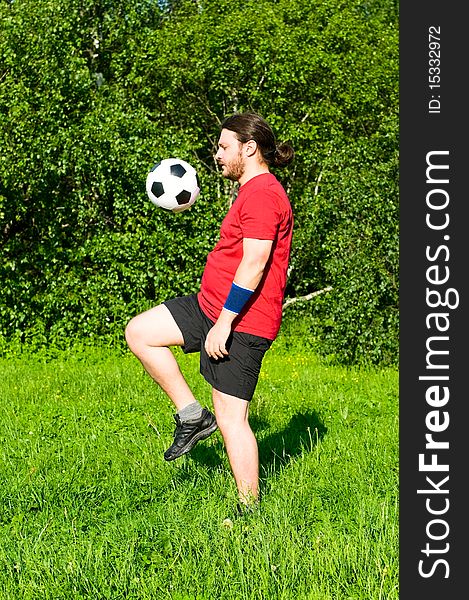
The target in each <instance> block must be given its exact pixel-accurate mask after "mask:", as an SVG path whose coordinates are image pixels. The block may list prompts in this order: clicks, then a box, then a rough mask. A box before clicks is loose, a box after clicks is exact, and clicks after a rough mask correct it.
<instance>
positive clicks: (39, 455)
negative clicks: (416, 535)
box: [0, 343, 399, 600]
mask: <svg viewBox="0 0 469 600" xmlns="http://www.w3.org/2000/svg"><path fill="white" fill-rule="evenodd" d="M176 354H177V356H178V359H179V360H180V364H181V367H182V370H183V372H184V373H185V374H186V376H187V377H188V380H189V381H190V382H191V384H192V386H193V389H194V391H195V393H196V395H197V396H198V398H200V400H201V402H202V403H203V404H204V405H207V406H210V405H211V401H210V388H209V386H208V385H207V384H206V383H205V381H204V380H203V379H202V377H201V376H200V375H199V374H198V357H197V356H195V355H193V356H184V355H183V354H182V352H180V351H179V350H176ZM173 412H174V411H173V408H172V406H171V404H170V402H169V400H168V399H167V398H166V397H165V396H164V395H163V394H162V393H161V392H160V390H159V389H158V388H157V387H156V386H155V385H154V384H153V383H152V381H151V380H150V378H149V377H148V376H147V375H146V374H145V373H144V372H143V370H142V368H141V366H140V364H139V363H138V361H137V360H136V359H135V358H134V357H133V356H131V355H129V354H124V355H122V354H120V355H119V354H118V353H117V352H115V351H114V352H113V351H111V350H105V349H93V350H89V351H86V352H85V351H81V352H79V351H76V352H74V353H68V354H66V353H61V354H58V355H57V356H55V357H52V358H48V359H47V358H46V357H45V355H42V356H41V355H39V356H36V357H33V356H31V355H27V354H25V355H21V356H18V357H16V358H15V357H14V356H10V357H9V358H8V359H7V358H3V359H1V360H0V442H1V444H0V599H1V600H19V599H21V600H28V599H34V600H36V599H40V600H52V599H53V600H59V599H60V600H62V599H63V600H75V599H77V600H78V599H85V598H86V599H92V600H101V599H115V600H117V599H126V600H133V599H135V600H137V599H138V600H147V599H158V600H159V599H167V600H183V599H184V600H185V599H187V600H189V599H190V600H205V599H210V600H222V599H227V600H228V599H233V600H234V599H243V600H257V599H259V600H265V599H268V600H270V599H272V600H284V599H285V600H286V599H292V600H293V599H295V600H296V599H301V600H384V599H387V600H392V599H396V600H397V598H398V596H399V594H398V374H397V372H396V370H388V369H387V370H363V369H362V370H359V369H356V370H355V369H346V368H341V367H333V366H327V365H324V364H323V363H321V361H320V360H319V359H318V358H316V357H315V356H314V354H309V353H306V354H304V353H303V354H300V352H299V351H298V350H296V349H290V350H288V351H287V348H286V347H285V345H284V344H283V345H282V343H278V344H277V343H276V344H274V345H273V347H272V349H271V350H270V351H269V352H268V353H267V355H266V357H265V359H264V364H263V370H262V373H261V377H260V380H259V384H258V387H257V390H256V394H255V397H254V399H253V401H252V404H251V423H252V427H253V430H254V431H255V434H256V437H257V439H258V441H259V450H260V459H261V495H262V503H261V510H260V512H259V513H258V514H255V515H251V516H249V517H244V518H243V519H236V518H235V517H234V515H233V507H234V504H235V502H236V492H235V486H234V482H233V479H232V476H231V472H230V470H229V465H228V462H227V459H226V455H225V452H224V447H223V444H222V441H221V436H220V433H219V432H216V433H215V434H214V435H213V436H211V438H209V439H208V440H206V441H205V442H202V443H200V444H198V445H197V446H196V447H195V448H194V450H193V451H192V453H191V454H190V455H188V456H185V457H183V458H182V459H180V460H178V461H175V462H174V463H166V462H165V461H164V460H163V456H162V455H163V451H164V450H165V449H166V447H167V446H168V445H169V444H170V443H171V441H172V432H173V419H172V415H173ZM226 518H230V519H231V520H232V526H230V523H229V522H228V523H226V522H225V523H224V520H225V519H226Z"/></svg>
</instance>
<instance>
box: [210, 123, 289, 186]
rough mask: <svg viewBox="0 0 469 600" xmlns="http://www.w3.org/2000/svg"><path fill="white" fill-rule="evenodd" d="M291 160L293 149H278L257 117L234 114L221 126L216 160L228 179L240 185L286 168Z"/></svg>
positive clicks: (269, 129)
mask: <svg viewBox="0 0 469 600" xmlns="http://www.w3.org/2000/svg"><path fill="white" fill-rule="evenodd" d="M293 156H294V152H293V148H292V147H291V146H290V145H289V144H281V145H277V143H276V141H275V136H274V133H273V131H272V129H271V128H270V126H269V124H268V123H267V122H266V121H265V120H264V119H263V118H262V117H261V116H259V115H257V114H256V113H250V112H246V113H237V114H234V115H232V116H231V117H228V118H226V119H225V120H224V121H223V123H222V131H221V134H220V139H219V141H218V151H217V153H216V155H215V158H216V160H217V162H218V163H219V164H220V165H221V167H222V174H223V176H224V177H227V178H228V179H232V180H233V181H239V182H240V183H241V184H242V183H244V181H245V180H246V181H247V179H249V178H250V177H252V176H253V175H257V174H259V173H265V172H268V171H269V168H270V167H271V166H278V167H282V166H286V165H287V164H289V163H290V162H291V161H292V160H293Z"/></svg>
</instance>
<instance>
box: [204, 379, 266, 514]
mask: <svg viewBox="0 0 469 600" xmlns="http://www.w3.org/2000/svg"><path fill="white" fill-rule="evenodd" d="M212 397H213V406H214V408H215V416H216V419H217V423H218V428H219V429H220V431H221V434H222V436H223V440H224V442H225V447H226V452H227V454H228V459H229V461H230V466H231V470H232V472H233V475H234V478H235V481H236V486H237V488H238V494H239V500H240V502H243V503H244V504H249V503H250V502H252V501H256V500H257V498H258V496H259V455H258V450H257V441H256V438H255V436H254V434H253V432H252V430H251V427H250V425H249V422H248V409H249V402H247V401H246V400H242V399H241V398H236V397H235V396H230V395H229V394H224V393H222V392H219V391H218V390H215V389H214V390H213V392H212Z"/></svg>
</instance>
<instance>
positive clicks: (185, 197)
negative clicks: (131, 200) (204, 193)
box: [146, 158, 200, 212]
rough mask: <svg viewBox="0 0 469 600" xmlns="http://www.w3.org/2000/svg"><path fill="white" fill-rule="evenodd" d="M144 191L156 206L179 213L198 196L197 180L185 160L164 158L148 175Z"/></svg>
mask: <svg viewBox="0 0 469 600" xmlns="http://www.w3.org/2000/svg"><path fill="white" fill-rule="evenodd" d="M146 190H147V194H148V197H149V198H150V200H151V201H152V202H153V204H155V205H156V206H159V207H161V208H166V209H167V210H172V211H173V212H181V211H183V210H187V209H188V208H190V207H191V206H192V205H193V204H194V202H195V200H196V198H197V196H198V195H199V193H200V185H199V178H198V176H197V172H196V170H195V169H194V167H192V166H191V165H190V164H189V163H187V162H186V161H185V160H181V159H179V158H165V159H163V160H161V161H160V162H159V163H156V165H155V166H154V167H153V168H152V169H151V171H150V172H149V173H148V175H147V181H146Z"/></svg>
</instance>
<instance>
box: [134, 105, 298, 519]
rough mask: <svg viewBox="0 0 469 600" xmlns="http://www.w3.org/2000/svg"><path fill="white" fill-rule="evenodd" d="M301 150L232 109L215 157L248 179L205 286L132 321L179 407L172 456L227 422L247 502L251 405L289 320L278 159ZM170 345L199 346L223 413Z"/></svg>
mask: <svg viewBox="0 0 469 600" xmlns="http://www.w3.org/2000/svg"><path fill="white" fill-rule="evenodd" d="M293 157H294V152H293V148H292V147H291V146H290V145H289V144H277V143H276V141H275V137H274V134H273V132H272V130H271V128H270V126H269V125H268V124H267V122H266V121H265V120H264V119H263V118H262V117H260V116H259V115H257V114H255V113H238V114H235V115H233V116H231V117H228V118H227V119H225V121H224V122H223V123H222V128H221V134H220V138H219V142H218V151H217V153H216V156H215V158H216V160H217V162H218V164H219V165H220V167H221V170H222V175H223V177H226V178H228V179H231V180H233V181H236V182H238V183H239V186H240V187H239V192H238V196H237V198H236V200H235V202H234V203H233V205H232V206H231V208H230V209H229V211H228V213H227V214H226V216H225V218H224V220H223V223H222V225H221V229H220V239H219V241H218V243H217V244H216V246H215V248H214V249H213V251H212V252H210V254H209V255H208V258H207V262H206V266H205V270H204V273H203V276H202V281H201V285H200V291H199V292H198V294H194V295H191V296H186V297H182V298H174V299H171V300H168V301H166V302H163V304H160V305H159V306H156V307H154V308H152V309H150V310H148V311H146V312H144V313H142V314H140V315H137V316H136V317H134V318H133V319H132V320H131V321H130V322H129V323H128V325H127V328H126V340H127V343H128V345H129V348H130V349H131V351H132V352H133V353H134V354H135V356H136V357H137V358H138V359H139V360H140V361H141V363H142V365H143V366H144V368H145V369H146V371H147V372H148V374H149V375H150V376H151V377H152V378H153V379H154V381H155V382H157V383H158V384H159V385H160V386H161V388H162V389H163V390H164V392H166V394H167V395H168V396H169V398H170V399H171V400H172V401H173V403H174V404H175V406H176V409H177V414H176V415H174V419H175V421H176V428H175V432H174V441H173V443H172V445H171V446H170V447H169V448H168V450H167V451H166V452H165V454H164V458H165V460H167V461H169V460H174V459H176V458H178V457H180V456H182V455H183V454H185V453H186V452H189V451H190V450H191V449H192V448H193V447H194V445H195V444H196V443H197V442H198V441H200V440H202V439H205V438H207V437H208V436H209V435H211V434H212V433H213V432H214V431H215V430H216V429H217V427H218V428H219V429H220V432H221V434H222V436H223V440H224V443H225V447H226V451H227V454H228V458H229V461H230V466H231V469H232V472H233V475H234V478H235V481H236V485H237V489H238V494H239V500H240V504H239V506H240V507H243V508H247V507H250V506H251V505H252V504H253V503H255V502H257V500H258V495H259V489H258V487H259V483H258V480H259V459H258V449H257V442H256V439H255V437H254V434H253V432H252V430H251V428H250V425H249V421H248V408H249V402H250V400H251V398H252V396H253V394H254V390H255V388H256V385H257V380H258V377H259V372H260V368H261V363H262V359H263V356H264V354H265V352H266V351H267V350H268V348H269V347H270V345H271V344H272V341H273V340H274V339H275V338H276V336H277V333H278V331H279V328H280V323H281V319H282V303H283V297H284V293H285V286H286V280H287V268H288V261H289V256H290V248H291V239H292V229H293V215H292V210H291V206H290V202H289V200H288V197H287V194H286V192H285V190H284V189H283V187H282V185H281V184H280V182H279V181H278V180H277V179H276V177H275V176H274V175H273V174H272V173H271V172H270V169H271V167H284V166H286V165H287V164H289V163H290V162H291V161H292V159H293ZM169 346H181V347H182V349H183V351H184V352H186V353H188V352H200V372H201V374H202V375H203V376H204V378H205V379H206V380H207V381H208V382H209V383H210V384H211V386H212V401H213V407H214V411H215V415H213V414H212V413H211V412H210V411H209V410H207V409H206V408H202V406H201V405H200V404H199V402H198V401H197V400H196V398H195V397H194V395H193V394H192V391H191V389H190V388H189V386H188V384H187V382H186V381H185V379H184V377H183V375H182V373H181V371H180V370H179V366H178V364H177V362H176V359H175V357H174V355H173V354H172V352H171V350H170V349H169Z"/></svg>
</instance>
